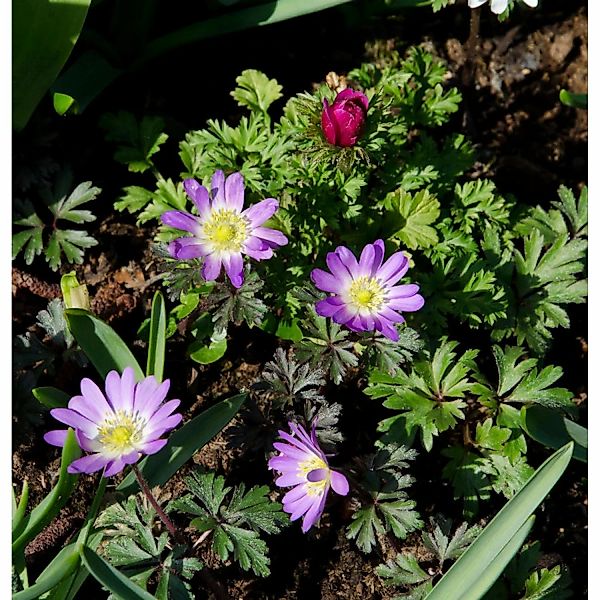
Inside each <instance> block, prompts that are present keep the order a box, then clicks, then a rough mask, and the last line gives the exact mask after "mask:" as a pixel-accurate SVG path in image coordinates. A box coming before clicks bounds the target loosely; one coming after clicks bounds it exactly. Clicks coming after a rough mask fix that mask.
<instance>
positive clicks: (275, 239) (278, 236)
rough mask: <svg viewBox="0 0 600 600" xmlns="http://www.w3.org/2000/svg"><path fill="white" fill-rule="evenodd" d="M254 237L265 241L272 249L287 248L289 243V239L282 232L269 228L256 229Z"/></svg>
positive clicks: (253, 233) (253, 232)
mask: <svg viewBox="0 0 600 600" xmlns="http://www.w3.org/2000/svg"><path fill="white" fill-rule="evenodd" d="M252 235H253V236H255V237H257V238H260V239H261V240H264V241H265V242H266V243H267V244H268V245H269V246H270V247H271V248H277V247H279V246H285V245H287V243H288V239H287V238H286V237H285V235H283V233H281V231H278V230H277V229H271V228H269V227H255V228H254V230H253V231H252Z"/></svg>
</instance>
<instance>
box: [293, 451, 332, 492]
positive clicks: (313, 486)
mask: <svg viewBox="0 0 600 600" xmlns="http://www.w3.org/2000/svg"><path fill="white" fill-rule="evenodd" d="M315 469H326V471H327V476H326V477H325V478H324V479H322V480H321V481H307V482H306V483H305V484H304V485H305V488H306V493H307V494H308V495H309V496H320V495H321V494H322V493H323V490H324V489H325V486H326V485H327V483H328V481H329V474H330V471H329V465H328V464H327V463H326V462H325V461H324V460H323V459H322V458H320V457H319V456H313V457H311V458H309V459H308V460H304V461H302V462H301V463H298V471H299V473H300V475H301V476H302V477H306V476H307V475H308V474H309V473H310V472H311V471H314V470H315Z"/></svg>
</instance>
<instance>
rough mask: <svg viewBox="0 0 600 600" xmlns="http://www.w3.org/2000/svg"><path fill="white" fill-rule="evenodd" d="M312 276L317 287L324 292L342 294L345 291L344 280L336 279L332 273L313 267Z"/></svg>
mask: <svg viewBox="0 0 600 600" xmlns="http://www.w3.org/2000/svg"><path fill="white" fill-rule="evenodd" d="M310 278H311V279H312V282H313V283H314V284H315V285H316V286H317V288H318V289H320V290H322V291H324V292H333V293H334V294H341V293H343V291H344V288H345V285H344V282H342V281H340V280H339V279H336V278H335V277H334V276H333V275H332V274H331V273H328V272H327V271H323V270H322V269H313V270H312V271H311V273H310Z"/></svg>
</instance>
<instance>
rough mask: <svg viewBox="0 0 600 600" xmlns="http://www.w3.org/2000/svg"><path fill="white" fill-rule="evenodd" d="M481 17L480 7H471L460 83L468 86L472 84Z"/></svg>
mask: <svg viewBox="0 0 600 600" xmlns="http://www.w3.org/2000/svg"><path fill="white" fill-rule="evenodd" d="M480 17H481V8H472V9H471V20H470V26H469V38H468V39H467V43H466V46H467V60H466V62H465V68H464V69H463V77H462V83H463V86H464V87H467V88H470V87H471V86H472V85H473V75H474V73H475V53H476V52H477V48H478V46H479V22H480Z"/></svg>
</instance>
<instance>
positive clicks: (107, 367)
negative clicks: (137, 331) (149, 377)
mask: <svg viewBox="0 0 600 600" xmlns="http://www.w3.org/2000/svg"><path fill="white" fill-rule="evenodd" d="M65 318H66V319H67V323H68V324H69V330H70V331H71V333H72V334H73V337H74V338H75V339H76V340H77V343H78V344H79V345H80V346H81V349H82V350H83V351H84V352H85V354H86V356H87V357H88V358H89V359H90V361H91V363H92V364H93V365H94V367H96V370H97V371H98V373H100V375H101V376H102V377H106V375H107V374H108V373H109V371H112V370H117V371H119V373H122V372H123V370H124V369H125V367H132V368H133V370H134V373H135V378H136V380H137V381H139V380H141V379H143V378H144V372H143V371H142V369H141V367H140V365H139V364H138V362H137V360H136V359H135V357H134V356H133V354H132V353H131V351H130V350H129V348H128V347H127V345H126V344H125V342H124V341H123V340H122V339H121V338H120V337H119V336H118V335H117V333H116V332H115V330H114V329H113V328H112V327H110V325H107V324H106V323H104V321H102V320H101V319H99V318H98V317H96V316H94V315H92V314H91V313H89V312H87V311H85V310H82V309H79V308H69V309H67V310H65Z"/></svg>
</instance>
